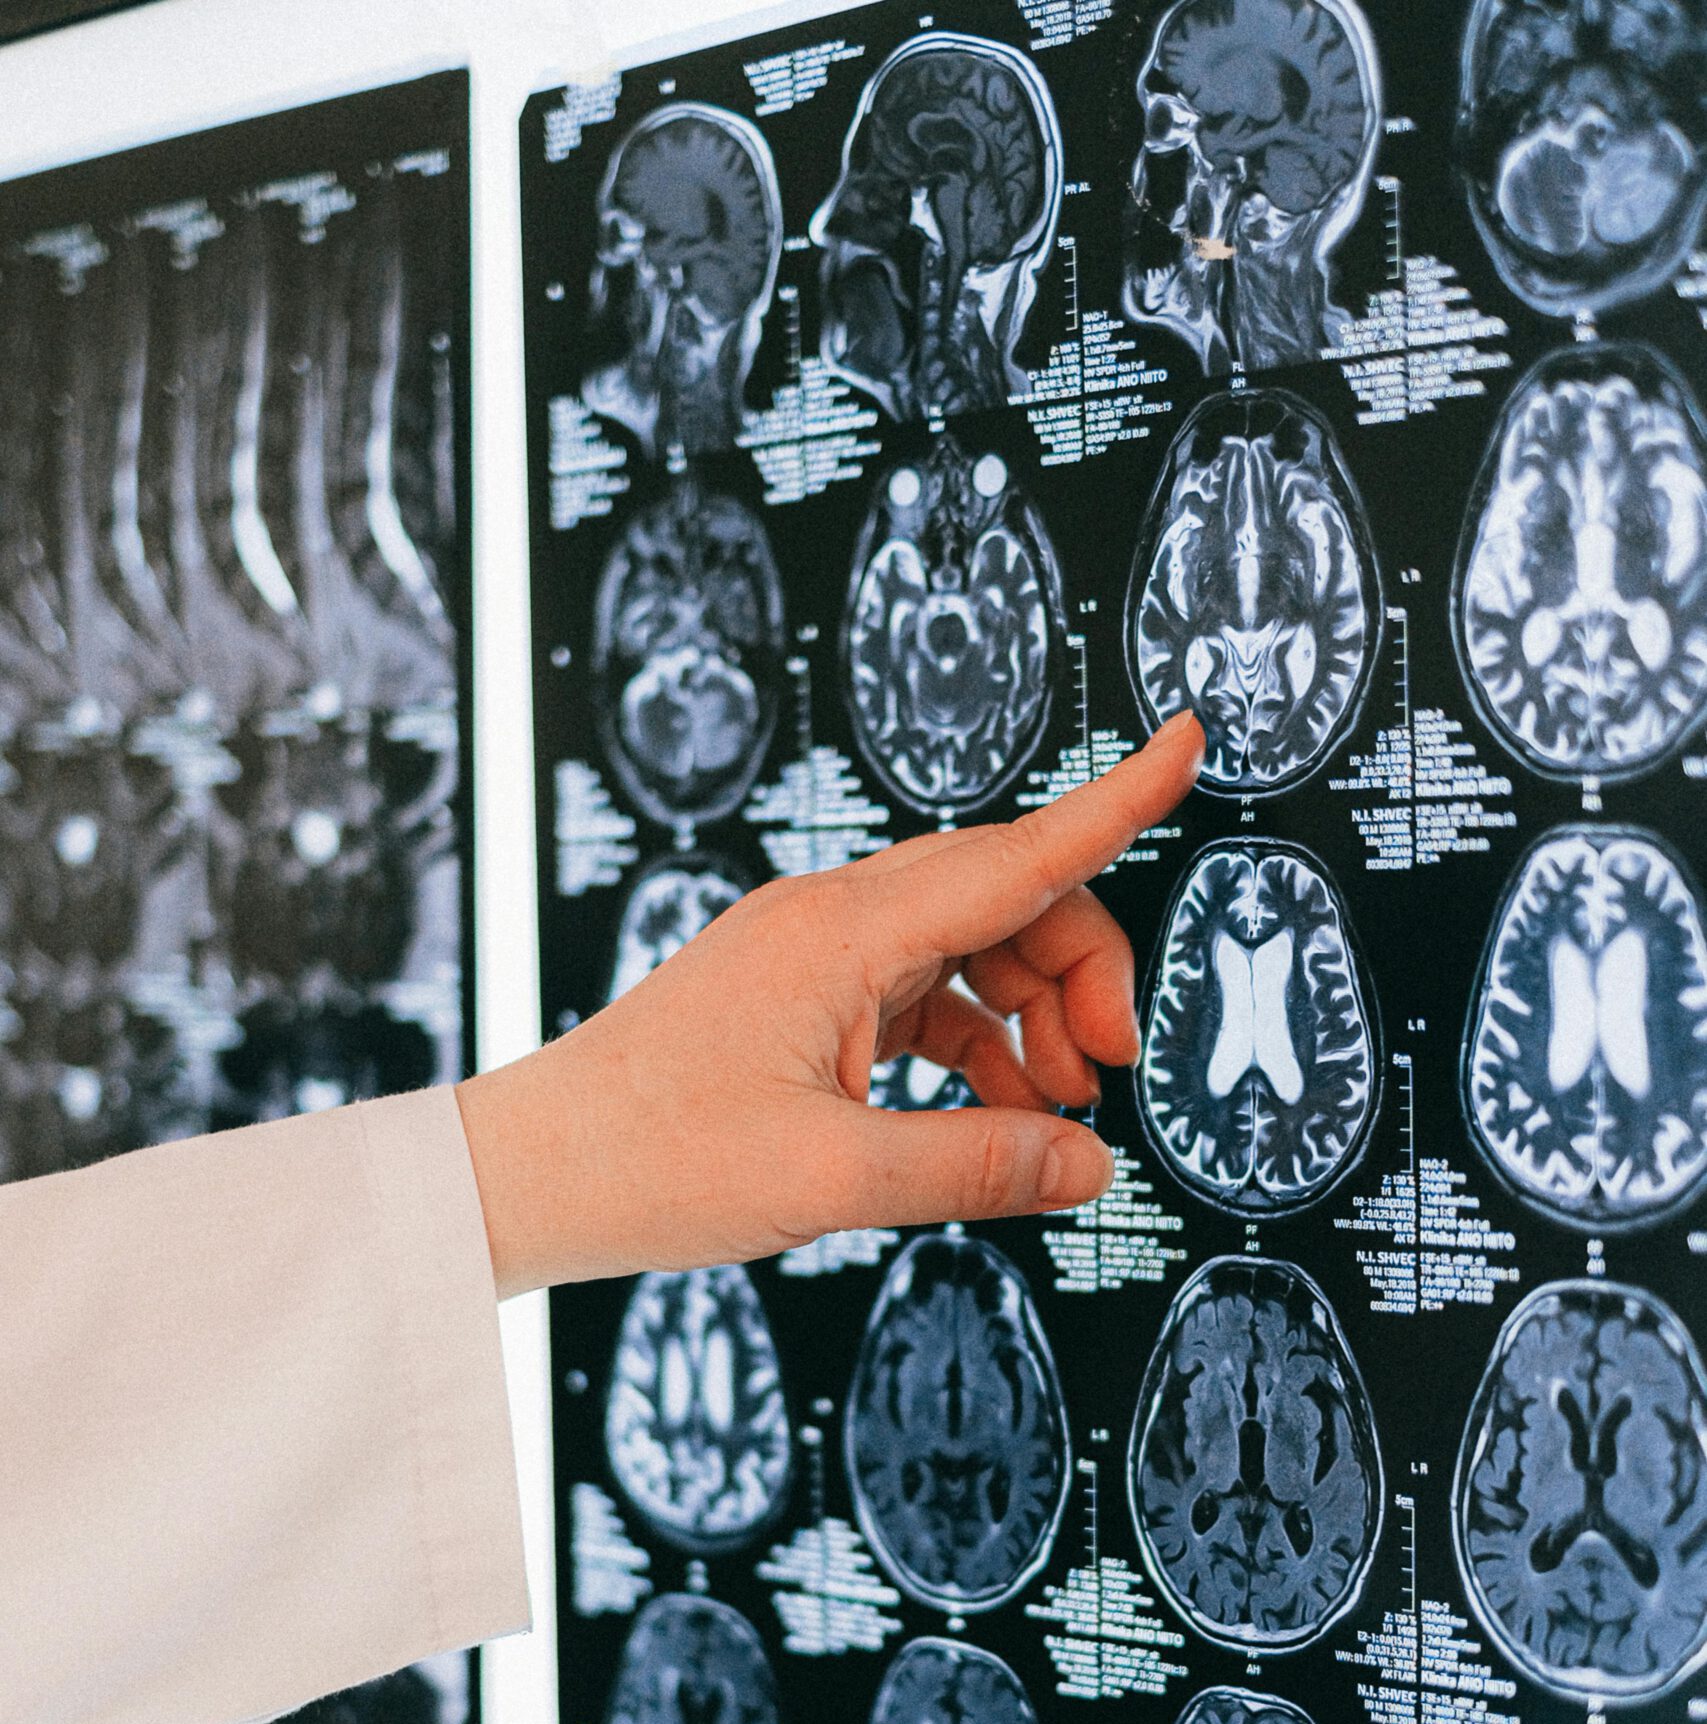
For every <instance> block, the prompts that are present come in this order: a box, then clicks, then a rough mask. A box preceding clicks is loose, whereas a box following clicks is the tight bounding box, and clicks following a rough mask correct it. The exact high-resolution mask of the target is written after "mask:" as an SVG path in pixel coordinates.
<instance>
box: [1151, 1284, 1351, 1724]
mask: <svg viewBox="0 0 1707 1724" xmlns="http://www.w3.org/2000/svg"><path fill="white" fill-rule="evenodd" d="M1131 1488H1132V1513H1133V1518H1134V1520H1135V1521H1136V1523H1137V1527H1138V1542H1139V1545H1140V1547H1141V1548H1142V1551H1143V1556H1144V1564H1145V1567H1146V1568H1147V1569H1148V1570H1149V1572H1150V1576H1151V1578H1152V1579H1153V1580H1154V1581H1155V1583H1156V1585H1157V1586H1158V1587H1159V1588H1160V1589H1161V1591H1162V1594H1163V1596H1164V1597H1166V1599H1167V1601H1168V1603H1169V1604H1170V1605H1172V1606H1173V1608H1174V1609H1175V1610H1177V1611H1178V1612H1179V1613H1180V1615H1181V1616H1182V1617H1183V1618H1184V1619H1185V1620H1186V1622H1187V1623H1189V1624H1190V1625H1191V1627H1193V1628H1195V1629H1196V1630H1197V1632H1198V1633H1199V1634H1202V1635H1204V1636H1205V1637H1206V1638H1207V1639H1209V1640H1212V1641H1215V1642H1216V1643H1217V1644H1219V1645H1222V1646H1232V1647H1237V1648H1245V1649H1266V1650H1267V1651H1270V1652H1292V1651H1296V1650H1297V1649H1298V1648H1299V1647H1302V1646H1307V1645H1309V1644H1310V1642H1311V1641H1313V1640H1316V1639H1317V1638H1318V1637H1319V1636H1321V1635H1322V1634H1323V1633H1325V1632H1326V1630H1327V1629H1328V1627H1329V1626H1330V1625H1331V1624H1332V1623H1333V1622H1334V1621H1336V1620H1337V1619H1338V1618H1339V1617H1340V1616H1341V1615H1343V1614H1344V1612H1346V1611H1347V1610H1349V1609H1350V1608H1351V1606H1352V1605H1353V1604H1354V1603H1355V1602H1356V1600H1357V1597H1358V1594H1359V1593H1360V1592H1361V1591H1362V1590H1363V1582H1364V1577H1365V1575H1366V1574H1367V1573H1368V1570H1369V1565H1370V1563H1371V1561H1372V1560H1373V1558H1374V1555H1375V1546H1376V1543H1377V1540H1378V1539H1379V1537H1380V1533H1381V1504H1382V1489H1383V1486H1382V1473H1381V1454H1380V1448H1379V1446H1378V1444H1377V1442H1376V1437H1375V1421H1374V1415H1373V1413H1372V1411H1371V1409H1370V1405H1369V1396H1368V1393H1367V1391H1366V1390H1365V1389H1364V1387H1363V1379H1362V1377H1361V1376H1360V1375H1359V1374H1358V1369H1357V1364H1356V1362H1355V1361H1354V1360H1353V1358H1352V1356H1351V1352H1350V1350H1349V1348H1348V1347H1347V1346H1346V1340H1345V1336H1344V1334H1343V1333H1342V1331H1341V1329H1340V1325H1339V1319H1338V1318H1337V1317H1335V1315H1334V1313H1333V1310H1332V1308H1331V1307H1330V1306H1329V1304H1328V1302H1327V1299H1326V1298H1325V1297H1324V1296H1323V1294H1322V1291H1321V1289H1320V1288H1319V1287H1317V1286H1316V1284H1315V1282H1313V1281H1312V1280H1311V1279H1310V1278H1309V1276H1307V1275H1306V1274H1305V1273H1304V1272H1303V1271H1302V1270H1301V1269H1298V1268H1296V1267H1294V1266H1293V1265H1292V1264H1290V1263H1279V1262H1275V1261H1272V1260H1270V1259H1267V1258H1261V1257H1218V1258H1216V1259H1214V1260H1213V1261H1212V1262H1209V1263H1206V1264H1204V1266H1203V1267H1202V1268H1201V1269H1200V1270H1198V1272H1197V1273H1196V1274H1195V1275H1193V1276H1192V1278H1191V1279H1190V1280H1189V1281H1188V1282H1186V1284H1185V1285H1184V1286H1183V1287H1182V1288H1181V1289H1180V1291H1179V1294H1178V1296H1177V1297H1176V1298H1175V1299H1174V1302H1173V1305H1172V1307H1171V1308H1170V1309H1169V1311H1168V1316H1167V1321H1166V1322H1165V1323H1164V1324H1163V1326H1162V1334H1161V1338H1160V1340H1158V1341H1157V1343H1156V1350H1155V1352H1154V1353H1153V1354H1152V1355H1151V1357H1150V1367H1149V1370H1148V1371H1147V1372H1146V1373H1145V1377H1144V1388H1143V1393H1142V1395H1141V1396H1140V1398H1139V1402H1138V1416H1137V1419H1136V1421H1135V1422H1134V1424H1133V1428H1132V1455H1131ZM1210 1716H1212V1717H1213V1716H1215V1714H1213V1713H1211V1714H1210ZM1234 1716H1237V1714H1234ZM1257 1716H1262V1714H1260V1713H1259V1714H1257ZM1282 1716H1285V1714H1282Z"/></svg>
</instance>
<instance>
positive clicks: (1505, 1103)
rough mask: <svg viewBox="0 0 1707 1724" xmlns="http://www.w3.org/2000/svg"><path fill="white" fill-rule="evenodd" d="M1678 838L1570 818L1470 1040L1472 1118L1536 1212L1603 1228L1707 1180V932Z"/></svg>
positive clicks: (1689, 1197)
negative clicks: (1574, 822) (1675, 843)
mask: <svg viewBox="0 0 1707 1724" xmlns="http://www.w3.org/2000/svg"><path fill="white" fill-rule="evenodd" d="M1703 918H1704V910H1703V905H1702V900H1701V893H1700V889H1699V887H1698V886H1697V885H1696V883H1695V882H1694V881H1693V880H1692V879H1691V877H1690V874H1689V871H1688V869H1687V868H1686V867H1685V866H1684V864H1683V862H1682V860H1681V858H1679V857H1678V855H1677V854H1676V852H1674V851H1673V850H1672V849H1671V847H1670V846H1669V845H1668V844H1666V843H1665V842H1663V841H1662V840H1661V839H1660V838H1658V837H1657V836H1655V835H1654V834H1653V833H1648V832H1642V831H1638V830H1636V829H1634V828H1631V827H1623V826H1564V827H1559V828H1556V829H1555V830H1554V831H1552V832H1549V833H1548V834H1547V835H1546V836H1545V837H1544V838H1542V839H1541V841H1540V842H1539V843H1538V844H1536V845H1535V847H1534V848H1533V849H1532V850H1530V852H1529V853H1528V855H1526V856H1525V857H1524V859H1523V861H1522V862H1521V863H1520V864H1519V865H1518V869H1517V873H1516V875H1515V877H1514V878H1513V880H1512V882H1511V885H1510V886H1509V887H1508V888H1507V890H1506V895H1505V898H1504V901H1503V902H1502V904H1501V906H1500V909H1499V913H1498V915H1497V917H1496V919H1495V922H1494V927H1493V930H1492V933H1491V934H1490V936H1489V940H1488V946H1487V951H1486V953H1485V955H1484V957H1483V960H1482V967H1481V972H1480V975H1479V976H1478V978H1477V982H1476V990H1475V993H1474V996H1473V997H1472V1002H1471V1008H1470V1022H1469V1027H1468V1030H1467V1032H1466V1035H1465V1042H1464V1050H1465V1051H1464V1085H1465V1113H1466V1115H1467V1116H1468V1118H1469V1121H1470V1125H1471V1128H1472V1130H1473V1132H1474V1134H1475V1137H1476V1140H1477V1142H1478V1144H1479V1145H1480V1147H1481V1149H1482V1152H1483V1154H1484V1155H1485V1156H1486V1157H1487V1158H1488V1161H1489V1162H1490V1164H1491V1165H1492V1166H1493V1168H1494V1170H1495V1171H1496V1172H1497V1173H1498V1174H1499V1175H1500V1177H1501V1178H1502V1179H1503V1180H1505V1182H1506V1183H1507V1184H1508V1185H1509V1186H1510V1187H1511V1188H1512V1189H1513V1190H1514V1191H1515V1192H1516V1193H1517V1194H1518V1196H1519V1197H1521V1198H1523V1199H1524V1201H1525V1202H1527V1203H1529V1204H1530V1205H1531V1206H1532V1207H1534V1208H1536V1209H1538V1210H1540V1211H1541V1212H1542V1213H1543V1214H1545V1215H1548V1216H1551V1217H1552V1218H1553V1219H1554V1220H1555V1221H1562V1222H1564V1223H1565V1224H1566V1225H1567V1226H1570V1227H1578V1228H1581V1229H1582V1230H1583V1231H1585V1232H1591V1233H1603V1232H1616V1231H1619V1230H1621V1229H1628V1228H1635V1227H1642V1226H1646V1225H1649V1224H1651V1223H1653V1222H1655V1221H1658V1220H1660V1219H1661V1218H1662V1217H1664V1216H1666V1215H1669V1214H1672V1213H1673V1212H1675V1211H1677V1210H1678V1209H1681V1208H1682V1207H1684V1206H1685V1205H1686V1204H1688V1203H1690V1202H1692V1201H1693V1200H1694V1199H1695V1198H1696V1196H1698V1195H1699V1193H1700V1189H1701V1184H1702V1181H1703V1179H1704V1178H1707V934H1704V932H1703Z"/></svg>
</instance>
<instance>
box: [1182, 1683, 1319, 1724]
mask: <svg viewBox="0 0 1707 1724" xmlns="http://www.w3.org/2000/svg"><path fill="white" fill-rule="evenodd" d="M1179 1724H1311V1720H1310V1717H1309V1715H1308V1714H1307V1713H1304V1712H1300V1711H1299V1710H1298V1708H1297V1707H1296V1706H1293V1705H1291V1704H1290V1703H1289V1702H1287V1701H1285V1700H1277V1699H1276V1698H1275V1697H1274V1696H1273V1695H1272V1694H1253V1693H1252V1692H1251V1691H1250V1690H1249V1689H1248V1688H1206V1689H1204V1691H1203V1692H1202V1693H1201V1694H1199V1695H1198V1696H1197V1698H1196V1699H1195V1700H1193V1701H1192V1702H1191V1703H1190V1705H1188V1706H1187V1707H1186V1709H1185V1710H1184V1711H1183V1712H1182V1713H1181V1714H1180V1715H1179Z"/></svg>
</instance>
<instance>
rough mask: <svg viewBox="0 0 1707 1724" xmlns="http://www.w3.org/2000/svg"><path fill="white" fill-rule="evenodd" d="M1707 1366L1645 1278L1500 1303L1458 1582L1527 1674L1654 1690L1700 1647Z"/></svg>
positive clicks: (1460, 1493) (1706, 1517)
mask: <svg viewBox="0 0 1707 1724" xmlns="http://www.w3.org/2000/svg"><path fill="white" fill-rule="evenodd" d="M1704 1472H1707V1377H1704V1376H1703V1373H1702V1368H1701V1355H1700V1353H1699V1352H1698V1351H1697V1350H1696V1346H1695V1342H1694V1340H1693V1339H1692V1338H1691V1336H1690V1335H1689V1333H1688V1331H1687V1330H1685V1328H1684V1327H1683V1325H1682V1324H1681V1323H1680V1322H1679V1321H1678V1319H1677V1316H1676V1314H1675V1313H1674V1312H1672V1311H1671V1310H1669V1309H1668V1308H1667V1307H1666V1306H1665V1305H1662V1304H1661V1303H1660V1301H1659V1300H1658V1299H1656V1298H1655V1297H1654V1296H1653V1295H1652V1294H1651V1293H1645V1292H1643V1291H1641V1290H1640V1289H1638V1288H1635V1287H1623V1286H1619V1285H1618V1284H1617V1283H1615V1282H1610V1281H1558V1282H1554V1283H1552V1284H1551V1285H1549V1286H1546V1287H1539V1288H1537V1289H1536V1290H1535V1292H1533V1293H1531V1294H1530V1295H1529V1297H1528V1298H1527V1299H1525V1300H1524V1301H1523V1303H1522V1304H1521V1305H1519V1306H1518V1307H1517V1309H1516V1310H1515V1311H1513V1312H1512V1314H1511V1316H1510V1317H1509V1318H1508V1319H1507V1320H1506V1323H1505V1327H1504V1328H1503V1329H1501V1330H1500V1336H1499V1340H1498V1342H1497V1343H1496V1345H1495V1347H1494V1354H1493V1357H1492V1358H1491V1359H1490V1360H1489V1361H1488V1369H1487V1373H1486V1374H1485V1375H1484V1377H1483V1378H1482V1383H1481V1387H1480V1388H1479V1389H1478V1390H1477V1391H1476V1398H1475V1401H1474V1403H1473V1404H1472V1406H1471V1408H1470V1417H1469V1420H1468V1422H1467V1423H1466V1425H1465V1427H1464V1441H1463V1445H1462V1446H1461V1448H1460V1449H1459V1451H1458V1471H1457V1476H1456V1478H1455V1480H1454V1483H1453V1536H1454V1543H1455V1545H1456V1547H1457V1552H1458V1567H1459V1572H1460V1573H1461V1574H1462V1576H1463V1579H1464V1590H1465V1592H1466V1593H1468V1595H1469V1598H1470V1603H1471V1605H1472V1606H1473V1607H1474V1609H1475V1612H1476V1615H1477V1616H1478V1617H1480V1618H1481V1621H1482V1625H1483V1627H1484V1628H1485V1629H1486V1630H1487V1632H1488V1634H1489V1635H1490V1636H1491V1637H1492V1639H1493V1640H1494V1642H1495V1644H1496V1645H1497V1646H1498V1647H1499V1649H1500V1651H1502V1652H1503V1653H1504V1654H1505V1656H1506V1657H1507V1658H1509V1659H1510V1660H1511V1662H1512V1663H1513V1664H1514V1665H1515V1666H1516V1667H1517V1669H1518V1670H1519V1671H1520V1672H1521V1673H1522V1674H1523V1675H1524V1676H1527V1677H1528V1678H1529V1679H1530V1681H1532V1682H1534V1683H1537V1684H1538V1685H1539V1686H1540V1687H1542V1688H1544V1689H1546V1690H1547V1691H1548V1692H1549V1693H1550V1694H1553V1695H1555V1696H1557V1697H1558V1698H1560V1699H1562V1700H1576V1701H1579V1702H1580V1701H1587V1702H1588V1703H1589V1704H1590V1706H1591V1707H1597V1706H1611V1705H1620V1704H1622V1705H1630V1704H1634V1703H1637V1702H1640V1701H1646V1700H1652V1699H1654V1698H1656V1697H1657V1696H1659V1695H1661V1694H1663V1693H1665V1692H1666V1690H1667V1689H1669V1688H1671V1687H1672V1686H1673V1685H1674V1684H1675V1683H1676V1682H1678V1681H1679V1680H1681V1679H1682V1678H1683V1677H1684V1676H1686V1675H1688V1674H1689V1673H1690V1672H1692V1671H1694V1670H1696V1669H1698V1668H1699V1667H1700V1665H1701V1663H1702V1662H1703V1660H1704V1659H1707V1501H1704V1500H1703V1494H1702V1491H1701V1484H1702V1478H1703V1474H1704Z"/></svg>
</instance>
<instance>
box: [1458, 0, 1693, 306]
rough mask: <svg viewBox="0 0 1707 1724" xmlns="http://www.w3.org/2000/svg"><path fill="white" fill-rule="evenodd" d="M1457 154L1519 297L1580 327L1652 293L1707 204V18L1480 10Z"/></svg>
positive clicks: (1676, 1) (1654, 8) (1475, 10)
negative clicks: (1584, 318)
mask: <svg viewBox="0 0 1707 1724" xmlns="http://www.w3.org/2000/svg"><path fill="white" fill-rule="evenodd" d="M1457 144H1458V157H1459V166H1460V169H1461V171H1462V173H1463V176H1464V180H1465V183H1466V186H1467V189H1468V192H1469V198H1470V213H1471V215H1472V217H1473V218H1474V220H1475V223H1476V228H1477V230H1478V232H1479V233H1480V234H1481V237H1482V239H1483V241H1484V243H1485V244H1486V245H1487V248H1488V253H1489V255H1490V256H1491V258H1492V259H1493V262H1494V265H1495V267H1496V268H1497V269H1498V270H1499V273H1500V275H1501V277H1502V278H1503V279H1504V281H1505V284H1506V286H1507V287H1509V288H1510V289H1511V290H1512V292H1513V293H1515V294H1517V295H1519V297H1521V298H1522V299H1524V300H1526V301H1527V302H1528V303H1529V304H1530V305H1532V306H1534V307H1535V308H1536V310H1538V311H1543V312H1550V313H1553V314H1554V315H1557V316H1565V317H1568V316H1570V315H1571V314H1572V313H1573V312H1577V311H1593V310H1598V309H1601V308H1604V307H1609V306H1616V305H1619V304H1622V303H1624V302H1626V301H1629V300H1632V299H1637V298H1640V297H1641V296H1642V295H1643V294H1646V293H1651V292H1653V291H1654V290H1655V289H1656V288H1659V287H1661V286H1663V285H1664V283H1665V281H1666V279H1667V278H1668V277H1669V276H1670V275H1672V274H1673V273H1674V272H1675V271H1676V270H1677V268H1678V266H1679V265H1680V264H1681V263H1682V262H1683V260H1684V257H1685V254H1686V253H1687V252H1688V251H1689V248H1690V247H1691V246H1692V245H1695V244H1696V243H1698V241H1697V235H1698V233H1699V230H1700V225H1701V216H1702V211H1703V209H1704V208H1707V7H1703V5H1702V4H1701V0H1643V3H1642V4H1639V5H1631V4H1625V5H1607V4H1603V3H1602V0H1560V3H1559V4H1557V5H1547V6H1538V5H1534V4H1531V3H1530V0H1475V4H1474V5H1473V6H1472V7H1471V8H1470V9H1469V17H1468V21H1467V23H1466V25H1465V35H1464V52H1463V83H1462V88H1461V90H1460V92H1459V113H1458V138H1457Z"/></svg>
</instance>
